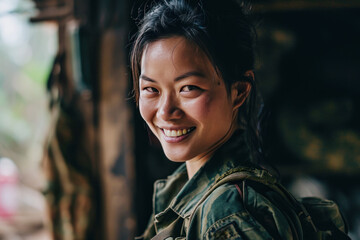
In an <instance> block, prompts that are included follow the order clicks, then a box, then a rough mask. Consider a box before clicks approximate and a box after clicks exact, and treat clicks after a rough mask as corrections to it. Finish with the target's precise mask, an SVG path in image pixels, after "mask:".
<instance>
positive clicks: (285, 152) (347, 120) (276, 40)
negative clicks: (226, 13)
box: [0, 0, 360, 240]
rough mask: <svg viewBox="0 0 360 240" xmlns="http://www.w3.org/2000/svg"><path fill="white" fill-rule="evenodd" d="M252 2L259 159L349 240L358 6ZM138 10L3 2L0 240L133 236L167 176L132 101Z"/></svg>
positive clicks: (166, 165) (356, 164)
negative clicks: (341, 220)
mask: <svg viewBox="0 0 360 240" xmlns="http://www.w3.org/2000/svg"><path fill="white" fill-rule="evenodd" d="M252 2H253V12H254V20H255V21H256V23H257V29H258V42H257V48H258V50H257V55H258V60H257V64H256V79H257V81H258V83H259V88H260V90H261V92H262V97H263V99H264V102H265V108H264V112H265V118H264V119H265V120H264V127H263V135H264V148H265V154H266V158H267V159H268V161H271V162H272V163H273V164H275V165H276V166H277V167H278V169H279V171H280V173H281V176H282V181H283V183H284V184H285V185H286V186H287V187H288V188H289V189H291V191H292V192H293V193H294V194H295V195H297V196H299V197H304V196H311V195H317V196H322V197H326V198H329V199H332V200H334V201H336V202H337V203H338V204H339V205H340V207H341V210H342V211H343V213H344V215H345V217H346V218H347V220H348V224H349V230H350V236H351V238H352V239H355V240H356V239H360V185H359V184H358V183H359V178H360V175H359V173H360V125H359V122H360V114H359V111H357V110H358V109H359V105H360V102H359V101H360V99H359V96H360V68H359V66H360V47H359V45H358V44H359V42H360V1H359V0H356V1H355V0H349V1H346V2H344V1H340V0H318V1H311V0H302V1H300V0H268V1H260V0H257V1H255V0H254V1H252ZM142 3H143V1H141V0H138V1H131V0H102V1H100V0H97V1H90V0H78V1H74V0H0V239H6V240H7V239H11V240H17V239H36V240H50V239H66V240H70V239H109V240H115V239H119V240H123V239H133V237H134V236H135V235H139V234H141V232H142V231H143V230H144V228H145V226H146V224H147V222H148V218H149V215H150V211H151V199H152V188H153V182H154V181H155V180H156V179H159V178H164V177H166V176H167V175H169V174H170V173H171V172H172V171H173V170H174V169H175V168H177V166H178V165H177V164H175V163H172V162H170V161H168V160H167V159H166V158H165V157H164V155H163V153H162V151H161V149H160V147H159V146H158V144H157V143H156V141H154V139H151V138H150V137H149V136H148V133H147V130H146V128H145V125H144V123H143V121H142V120H141V119H140V116H139V114H138V110H137V109H136V106H135V104H134V101H133V99H132V98H131V88H132V86H131V78H130V74H129V68H128V51H129V40H130V36H131V35H132V34H133V33H134V32H135V31H136V25H135V23H134V20H133V19H132V17H134V16H136V13H137V11H136V10H135V11H134V10H132V9H137V7H138V6H140V5H141V4H142ZM219 4H221V2H220V1H219ZM131 16H132V17H131Z"/></svg>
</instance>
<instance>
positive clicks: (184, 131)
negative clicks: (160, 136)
mask: <svg viewBox="0 0 360 240" xmlns="http://www.w3.org/2000/svg"><path fill="white" fill-rule="evenodd" d="M163 130H164V133H165V135H166V136H168V137H180V136H182V135H185V134H187V133H188V132H190V130H191V129H190V128H189V129H179V130H168V129H163Z"/></svg>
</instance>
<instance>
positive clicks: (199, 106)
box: [184, 94, 211, 119]
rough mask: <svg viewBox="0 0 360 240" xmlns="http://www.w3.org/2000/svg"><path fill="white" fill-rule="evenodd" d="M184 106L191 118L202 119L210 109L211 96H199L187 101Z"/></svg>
mask: <svg viewBox="0 0 360 240" xmlns="http://www.w3.org/2000/svg"><path fill="white" fill-rule="evenodd" d="M184 107H185V108H186V109H187V112H188V113H190V112H191V115H192V117H193V118H197V119H202V118H204V117H206V116H208V115H209V113H210V111H211V108H210V107H211V97H210V96H208V95H207V94H206V95H204V96H201V97H199V98H196V99H193V100H192V101H188V102H187V103H186V104H185V105H184Z"/></svg>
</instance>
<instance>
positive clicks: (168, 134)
mask: <svg viewBox="0 0 360 240" xmlns="http://www.w3.org/2000/svg"><path fill="white" fill-rule="evenodd" d="M194 129H195V127H191V128H184V129H177V130H171V129H165V128H161V130H162V132H163V133H164V135H165V141H167V142H172V143H175V142H180V141H182V140H183V139H185V138H186V137H187V136H188V135H189V134H190V133H191V132H192V131H194Z"/></svg>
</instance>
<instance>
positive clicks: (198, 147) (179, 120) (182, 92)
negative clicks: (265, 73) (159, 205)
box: [139, 37, 250, 178]
mask: <svg viewBox="0 0 360 240" xmlns="http://www.w3.org/2000/svg"><path fill="white" fill-rule="evenodd" d="M246 84H247V85H248V86H249V87H248V88H247V89H246V90H245V91H246V93H245V94H238V93H237V92H236V91H237V89H236V88H233V89H232V93H233V94H232V95H231V96H228V94H227V91H226V87H225V84H224V81H223V80H222V79H221V78H220V77H219V76H218V74H217V73H216V71H215V69H214V67H213V66H212V64H211V62H210V61H209V59H208V58H207V57H206V55H205V54H204V53H203V52H202V51H201V50H200V49H198V48H197V47H196V45H194V44H192V43H191V42H189V41H188V40H186V39H185V38H183V37H170V38H166V39H162V40H158V41H156V42H154V43H151V44H149V46H148V47H147V48H146V50H145V51H144V53H143V56H142V61H141V75H140V82H139V88H140V89H139V91H140V97H139V107H140V113H141V116H142V117H143V118H144V120H145V121H146V123H147V125H148V126H149V127H150V129H151V131H152V132H153V133H154V134H155V136H156V137H157V138H158V139H159V140H160V143H161V145H162V147H163V150H164V152H165V154H166V156H167V157H168V158H169V159H170V160H173V161H176V162H185V161H186V166H187V171H188V174H189V178H191V177H192V175H193V174H194V173H195V172H197V170H198V169H199V168H200V167H201V166H202V165H203V164H204V163H205V162H206V161H207V160H208V159H209V158H210V157H211V155H212V153H213V151H214V150H215V149H216V148H218V147H219V146H220V145H221V144H222V143H223V142H225V141H226V140H227V139H228V138H229V137H230V136H231V135H232V133H233V131H234V129H235V128H236V126H234V125H235V122H234V121H233V119H234V118H235V117H236V113H237V111H236V109H237V108H238V107H239V106H240V105H241V104H242V103H243V100H244V99H245V97H246V96H247V94H248V92H249V90H250V84H249V83H246ZM239 98H241V99H239Z"/></svg>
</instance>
